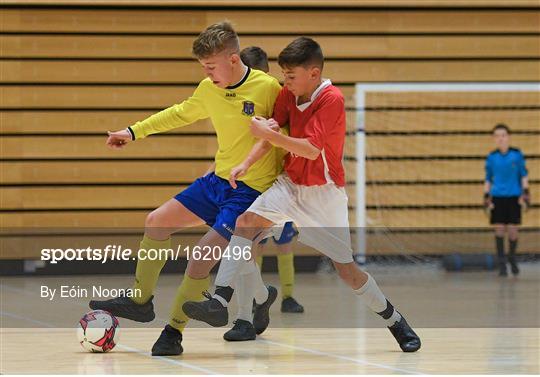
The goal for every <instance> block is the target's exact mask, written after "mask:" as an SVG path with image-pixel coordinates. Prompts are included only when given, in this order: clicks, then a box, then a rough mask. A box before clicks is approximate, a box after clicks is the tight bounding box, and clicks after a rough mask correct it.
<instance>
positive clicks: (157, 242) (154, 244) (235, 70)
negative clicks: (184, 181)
mask: <svg viewBox="0 0 540 377" xmlns="http://www.w3.org/2000/svg"><path fill="white" fill-rule="evenodd" d="M192 52H193V55H194V56H195V57H196V58H197V59H198V61H199V62H200V63H201V65H202V67H203V70H204V73H205V74H206V76H207V78H205V79H204V80H202V81H201V82H200V83H199V85H198V87H197V88H196V89H195V92H194V93H193V95H192V96H191V97H190V98H188V99H186V100H185V101H184V102H182V103H180V104H177V105H173V106H172V107H170V108H168V109H165V110H163V111H161V112H159V113H157V114H154V115H152V116H151V117H149V118H148V119H145V120H143V121H141V122H137V123H135V124H134V125H132V126H130V127H128V128H127V129H125V130H121V131H117V132H110V133H109V138H108V140H107V144H108V145H109V146H110V147H112V148H122V147H125V146H126V145H127V144H129V143H131V142H133V141H135V140H140V139H143V138H145V137H146V136H149V135H151V134H155V133H159V132H165V131H168V130H171V129H174V128H177V127H182V126H186V125H188V124H191V123H194V122H195V121H197V120H200V119H206V118H210V119H211V121H212V124H213V126H214V129H215V131H216V134H217V142H218V151H217V153H216V155H215V162H216V166H215V172H212V173H210V174H207V175H205V176H203V177H201V178H198V179H197V180H196V181H195V182H193V183H192V184H191V185H190V186H189V187H188V188H187V189H185V190H184V191H182V192H180V193H179V194H178V195H176V196H175V197H174V198H173V199H170V200H169V201H167V202H166V203H164V204H163V205H162V206H160V207H159V208H158V209H156V210H154V211H153V212H151V213H150V214H149V215H148V216H147V218H146V221H145V234H144V238H143V240H142V241H141V244H140V247H141V249H147V250H148V249H170V248H171V234H173V233H175V232H177V231H178V230H181V229H185V228H187V227H194V226H201V225H204V224H207V225H208V226H210V229H209V230H208V232H207V233H206V234H205V235H204V236H203V237H202V238H201V240H200V241H199V243H198V245H197V246H199V247H201V249H202V248H203V247H210V248H211V250H215V249H216V248H217V249H218V250H225V248H226V246H227V244H228V243H229V240H230V237H231V236H232V234H233V231H234V227H235V223H236V218H237V217H238V216H239V215H240V214H242V213H243V212H244V211H245V210H246V209H247V208H248V207H249V206H250V205H251V203H252V202H253V201H254V200H255V199H256V198H257V197H258V196H259V195H260V193H261V192H264V191H265V190H266V189H268V187H270V185H272V183H273V182H274V181H275V179H276V176H277V175H278V174H279V173H280V172H281V170H282V167H281V166H278V164H277V163H276V159H277V154H276V153H277V148H274V147H272V146H271V145H270V144H269V143H267V142H261V141H258V140H257V139H256V138H255V137H254V136H252V135H251V133H250V132H249V126H250V123H251V118H252V117H253V116H266V117H268V116H271V115H272V111H273V107H274V102H275V99H276V97H277V95H278V93H279V91H280V89H281V86H280V84H279V82H278V81H277V80H276V79H275V78H273V77H271V76H269V75H267V74H266V73H264V72H261V71H258V70H252V69H250V68H249V67H247V66H246V65H245V64H244V63H243V62H242V60H241V59H240V56H239V54H240V47H239V39H238V36H237V34H236V32H235V31H234V29H233V27H232V26H231V24H230V23H228V22H220V23H217V24H214V25H211V26H209V27H208V28H207V29H206V30H204V31H203V32H202V33H201V34H200V35H199V36H198V37H197V38H196V39H195V41H194V43H193V50H192ZM181 147H182V146H181V145H179V148H181ZM240 165H241V169H239V168H238V167H239V166H240ZM235 167H236V169H237V171H238V170H240V171H239V172H238V173H239V175H241V176H242V177H241V178H240V179H239V181H238V182H236V181H234V180H233V182H234V185H235V186H236V188H235V189H233V187H231V184H230V181H229V179H230V176H231V170H232V169H233V168H235ZM210 254H211V255H208V256H209V257H210V259H211V260H204V259H202V258H201V259H198V260H197V259H193V258H192V259H190V260H189V261H188V266H187V269H186V272H185V274H184V278H183V280H182V284H181V285H180V286H179V288H178V290H177V293H176V297H175V300H174V305H173V307H172V310H171V313H170V319H169V323H168V324H167V325H166V326H165V328H164V329H163V331H162V332H161V335H160V337H159V338H158V340H157V341H156V343H155V344H154V346H153V347H152V355H154V356H165V355H167V356H169V355H179V354H181V353H182V352H183V348H182V345H181V342H182V331H183V329H184V327H185V326H186V323H187V321H188V317H187V316H186V315H185V313H184V312H183V311H182V304H183V303H184V302H186V301H190V300H200V299H202V297H203V296H202V292H203V291H206V290H207V289H208V287H209V285H210V278H209V273H210V270H211V269H212V267H213V266H214V265H215V264H216V263H217V262H218V260H217V259H213V258H216V257H218V256H215V255H214V253H210ZM165 262H166V259H160V260H148V259H144V260H143V259H140V260H138V261H137V269H136V273H135V282H134V285H133V289H134V290H135V289H138V290H140V291H141V292H142V295H141V297H133V298H129V297H117V298H114V299H110V300H105V301H91V302H90V307H91V308H92V309H102V310H106V311H108V312H110V313H112V314H113V315H115V316H118V317H122V318H127V319H131V320H134V321H138V322H149V321H152V320H153V319H154V318H155V313H154V306H153V303H152V299H153V293H154V290H155V287H156V284H157V281H158V278H159V275H160V272H161V269H162V268H163V266H164V265H165ZM254 272H257V273H253V274H246V275H245V276H244V279H245V282H246V285H249V286H252V287H256V288H257V290H256V291H255V292H254V293H253V294H252V295H251V296H250V298H249V305H250V307H251V305H252V301H253V297H255V299H256V302H257V303H259V304H261V305H258V306H257V310H258V311H260V310H263V311H264V310H267V309H268V307H269V305H262V304H264V303H265V302H266V301H268V302H269V303H270V302H273V301H274V300H275V296H276V295H277V290H276V289H275V288H273V287H269V288H268V289H267V287H266V286H264V284H263V283H262V279H261V277H260V274H259V273H258V271H254ZM253 279H258V282H260V284H257V282H254V281H253ZM255 315H256V316H262V317H266V316H267V315H268V314H267V313H259V312H257V311H256V312H255ZM263 327H264V326H261V327H260V331H261V332H262V331H264V330H265V328H263Z"/></svg>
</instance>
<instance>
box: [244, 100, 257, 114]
mask: <svg viewBox="0 0 540 377" xmlns="http://www.w3.org/2000/svg"><path fill="white" fill-rule="evenodd" d="M242 104H243V105H244V107H243V108H242V114H244V115H248V116H252V115H254V114H255V104H254V103H253V102H251V101H244V102H242Z"/></svg>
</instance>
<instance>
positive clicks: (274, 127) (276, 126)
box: [268, 118, 281, 132]
mask: <svg viewBox="0 0 540 377" xmlns="http://www.w3.org/2000/svg"><path fill="white" fill-rule="evenodd" d="M268 127H270V129H271V130H272V131H276V132H280V130H281V127H280V126H279V123H278V122H276V120H275V119H274V118H270V119H268Z"/></svg>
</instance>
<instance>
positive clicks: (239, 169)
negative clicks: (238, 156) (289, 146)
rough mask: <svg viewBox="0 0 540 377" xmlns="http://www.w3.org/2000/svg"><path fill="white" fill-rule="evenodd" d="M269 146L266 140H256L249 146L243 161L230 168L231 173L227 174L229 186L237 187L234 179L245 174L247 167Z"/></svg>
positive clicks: (267, 149)
mask: <svg viewBox="0 0 540 377" xmlns="http://www.w3.org/2000/svg"><path fill="white" fill-rule="evenodd" d="M271 148H272V145H271V144H270V143H269V142H267V141H266V140H259V141H257V143H255V145H254V146H253V148H251V151H250V152H249V154H248V155H247V157H246V158H245V159H244V161H242V163H241V164H240V165H238V166H235V167H234V168H232V169H231V174H230V175H229V184H230V185H231V187H232V188H234V189H235V188H236V187H238V186H237V184H236V180H237V179H238V178H240V177H241V176H243V175H245V174H246V173H247V171H248V170H249V168H250V167H251V166H252V165H253V164H254V163H256V162H257V161H259V160H260V159H261V158H262V157H263V156H264V155H265V154H266V153H267V152H268V151H269V150H270V149H271Z"/></svg>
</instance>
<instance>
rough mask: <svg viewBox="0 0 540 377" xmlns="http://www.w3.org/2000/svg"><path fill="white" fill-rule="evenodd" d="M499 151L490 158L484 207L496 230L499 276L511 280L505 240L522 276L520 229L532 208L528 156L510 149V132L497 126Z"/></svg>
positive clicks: (512, 264)
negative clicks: (518, 257) (523, 214)
mask: <svg viewBox="0 0 540 377" xmlns="http://www.w3.org/2000/svg"><path fill="white" fill-rule="evenodd" d="M493 138H494V142H495V147H496V149H495V150H494V151H493V152H491V153H490V154H489V155H488V156H487V158H486V181H485V184H484V206H485V208H486V209H487V210H488V211H489V212H490V223H491V224H492V225H493V226H494V228H495V245H496V251H497V258H498V261H499V275H500V276H507V275H508V272H507V269H506V261H507V258H506V255H505V252H504V238H505V235H506V234H508V246H509V248H508V262H509V263H510V268H511V270H512V274H514V275H517V274H519V267H518V265H517V263H516V251H517V244H518V226H519V224H521V208H522V207H524V208H526V207H528V206H529V205H530V200H531V198H530V193H529V177H528V174H527V168H526V166H525V156H524V155H523V153H522V152H521V151H520V150H519V149H517V148H513V147H511V146H510V128H508V126H507V125H505V124H497V125H496V126H495V127H494V128H493Z"/></svg>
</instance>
